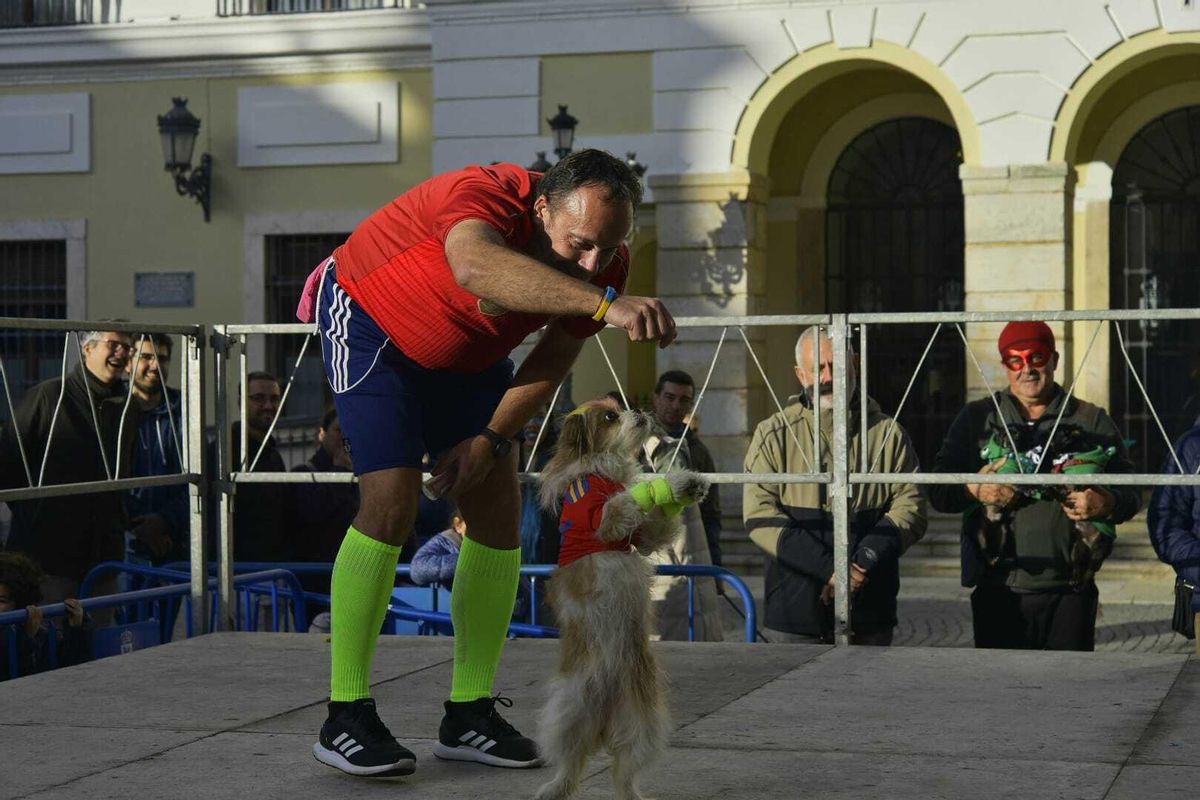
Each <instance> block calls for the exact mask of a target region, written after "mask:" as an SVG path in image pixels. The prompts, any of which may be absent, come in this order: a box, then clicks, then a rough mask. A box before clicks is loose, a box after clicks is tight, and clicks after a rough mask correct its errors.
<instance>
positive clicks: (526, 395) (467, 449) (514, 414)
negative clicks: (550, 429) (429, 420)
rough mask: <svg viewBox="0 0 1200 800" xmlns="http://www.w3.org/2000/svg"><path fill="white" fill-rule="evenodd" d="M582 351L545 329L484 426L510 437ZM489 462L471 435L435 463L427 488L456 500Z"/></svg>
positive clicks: (485, 448)
mask: <svg viewBox="0 0 1200 800" xmlns="http://www.w3.org/2000/svg"><path fill="white" fill-rule="evenodd" d="M582 347H583V340H582V339H576V338H575V337H574V336H571V334H569V333H567V332H566V331H565V330H563V329H562V327H561V326H559V325H557V324H552V325H550V327H549V328H547V329H546V333H545V334H543V335H542V339H541V341H540V342H538V343H537V345H536V346H535V347H534V348H533V352H532V353H530V354H529V355H528V356H527V357H526V358H525V361H524V362H523V363H522V364H521V368H520V369H519V370H518V371H517V374H516V376H515V377H514V378H513V384H512V386H511V387H509V390H508V391H507V392H505V393H504V397H503V398H501V400H500V405H499V406H498V407H497V408H496V411H495V412H494V413H493V414H492V419H491V421H490V422H489V423H488V427H489V428H491V429H492V430H493V431H495V432H496V433H498V434H500V435H501V436H504V437H509V438H511V437H513V436H515V435H516V433H517V431H519V430H521V428H523V427H524V426H525V423H526V422H528V421H529V418H530V417H532V416H533V415H534V413H535V412H537V410H538V409H539V408H541V407H542V406H543V405H544V404H545V403H546V402H547V401H548V400H549V399H550V398H551V397H552V396H553V395H554V390H555V388H557V387H558V384H559V383H561V382H562V379H563V378H564V377H566V374H567V372H568V371H569V370H570V369H571V365H572V364H574V363H575V357H576V356H577V355H579V351H580V349H581V348H582ZM495 463H496V462H495V460H494V457H493V456H492V444H491V442H490V441H488V440H487V439H486V438H484V437H483V436H473V437H472V438H470V439H466V440H464V441H462V442H459V443H458V444H457V445H455V446H454V447H453V448H452V449H451V450H450V451H449V452H448V453H446V455H444V456H443V457H442V458H439V459H438V463H437V466H436V467H434V469H433V478H432V479H431V480H430V481H429V484H428V487H429V489H430V490H431V491H432V492H434V494H437V495H439V496H445V497H451V498H456V497H461V496H462V494H463V492H467V491H470V490H471V489H472V488H473V487H475V486H477V485H479V482H480V481H482V480H483V478H484V476H485V475H486V474H487V473H488V471H489V470H491V469H492V467H493V466H494V465H495Z"/></svg>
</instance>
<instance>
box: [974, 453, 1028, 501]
mask: <svg viewBox="0 0 1200 800" xmlns="http://www.w3.org/2000/svg"><path fill="white" fill-rule="evenodd" d="M1005 461H1007V459H1005V458H1002V459H1000V460H999V461H997V462H996V463H994V464H986V465H984V467H983V468H982V469H981V470H979V474H980V475H990V474H992V473H993V472H995V471H996V470H998V469H1000V467H1002V466H1004V462H1005ZM967 494H969V495H971V496H972V497H974V498H975V499H976V500H978V501H979V502H981V503H983V504H984V505H986V506H993V507H995V508H1007V507H1008V506H1010V505H1012V503H1013V501H1014V500H1016V499H1017V491H1016V489H1014V488H1013V487H1011V486H1009V485H1008V484H1004V483H968V484H967Z"/></svg>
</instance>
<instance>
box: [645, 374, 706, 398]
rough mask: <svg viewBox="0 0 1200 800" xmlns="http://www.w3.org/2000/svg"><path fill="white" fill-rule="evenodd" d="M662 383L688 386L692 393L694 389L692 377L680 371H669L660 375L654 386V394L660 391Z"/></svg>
mask: <svg viewBox="0 0 1200 800" xmlns="http://www.w3.org/2000/svg"><path fill="white" fill-rule="evenodd" d="M664 383H677V384H679V385H680V386H690V387H692V390H693V391H695V389H696V382H695V381H694V380H692V376H691V375H688V374H687V373H686V372H684V371H683V370H681V369H669V370H667V371H666V372H664V373H663V374H662V375H659V376H658V383H656V384H654V393H655V394H658V393H659V392H661V391H662V387H663V384H664Z"/></svg>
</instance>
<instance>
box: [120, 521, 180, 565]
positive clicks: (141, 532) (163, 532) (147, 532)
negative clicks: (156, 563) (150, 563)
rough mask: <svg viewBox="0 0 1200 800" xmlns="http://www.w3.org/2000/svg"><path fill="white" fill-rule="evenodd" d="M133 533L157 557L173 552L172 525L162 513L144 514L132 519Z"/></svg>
mask: <svg viewBox="0 0 1200 800" xmlns="http://www.w3.org/2000/svg"><path fill="white" fill-rule="evenodd" d="M130 524H132V525H133V535H134V536H135V537H137V540H138V541H139V542H141V543H142V544H144V545H145V546H146V548H147V549H148V550H149V551H150V554H151V555H152V556H154V557H155V558H163V557H164V556H166V555H168V554H169V553H170V552H171V547H172V545H173V543H172V541H171V526H170V525H168V524H167V520H166V518H165V517H164V516H163V515H162V514H144V515H142V516H140V517H134V518H133V519H131V520H130Z"/></svg>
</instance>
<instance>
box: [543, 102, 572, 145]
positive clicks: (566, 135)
mask: <svg viewBox="0 0 1200 800" xmlns="http://www.w3.org/2000/svg"><path fill="white" fill-rule="evenodd" d="M546 122H547V123H548V124H549V125H550V130H551V131H553V132H554V154H555V155H557V156H558V157H559V158H564V157H566V156H568V155H570V154H571V148H572V147H573V146H574V145H575V126H576V125H578V124H579V120H577V119H575V118H574V117H572V116H571V115H570V114H568V113H567V107H566V106H563V105H560V106H559V107H558V113H557V114H555V115H554V116H553V117H552V118H550V119H548V120H546Z"/></svg>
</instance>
